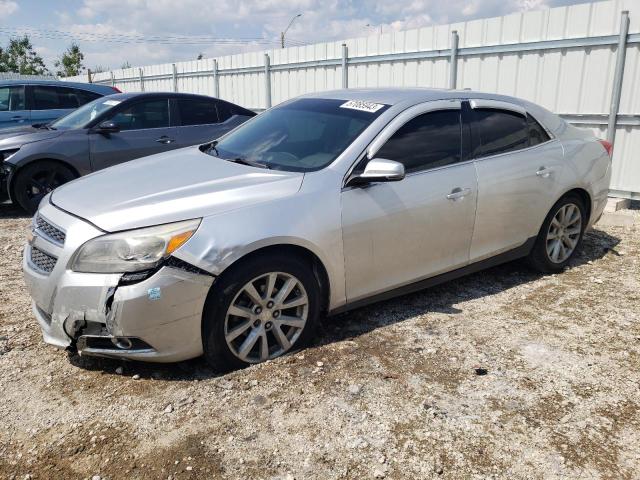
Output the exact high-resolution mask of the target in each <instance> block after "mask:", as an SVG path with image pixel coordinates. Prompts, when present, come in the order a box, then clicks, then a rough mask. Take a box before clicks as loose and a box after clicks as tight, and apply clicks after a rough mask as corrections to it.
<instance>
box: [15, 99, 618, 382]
mask: <svg viewBox="0 0 640 480" xmlns="http://www.w3.org/2000/svg"><path fill="white" fill-rule="evenodd" d="M610 154H611V146H610V144H608V143H607V142H605V141H602V140H598V139H596V138H595V137H593V136H592V135H591V134H590V133H588V132H586V131H583V130H579V129H577V128H574V127H572V126H571V125H569V124H567V123H566V122H565V121H563V120H562V119H560V118H559V117H558V116H556V115H554V114H552V113H551V112H549V111H547V110H545V109H543V108H541V107H539V106H537V105H534V104H532V103H530V102H527V101H524V100H520V99H516V98H511V97H505V96H498V95H490V94H484V93H477V92H472V91H446V90H431V89H380V90H339V91H332V92H324V93H320V94H313V95H306V96H303V97H299V98H296V99H293V100H290V101H287V102H285V103H282V104H280V105H279V106H277V107H275V108H272V109H270V110H268V111H266V112H264V113H262V114H261V115H258V116H257V117H254V118H253V119H251V120H250V121H249V122H247V123H245V124H243V125H242V126H240V127H238V128H236V129H235V130H233V131H232V132H230V133H228V134H227V135H225V136H224V137H222V138H221V139H219V141H217V142H212V143H209V144H206V145H201V146H200V147H190V148H184V149H180V150H175V151H172V152H168V153H163V154H159V155H154V156H151V157H146V158H143V159H139V160H135V161H133V162H129V163H127V164H124V165H121V166H116V167H113V168H109V169H106V170H104V171H101V172H98V173H95V174H93V175H90V176H88V177H86V178H83V179H79V180H76V181H73V182H71V183H69V184H67V185H64V186H62V187H61V188H59V189H57V190H55V191H54V192H53V194H51V195H49V196H47V197H45V199H44V200H43V201H42V203H41V204H40V207H39V210H38V212H37V214H36V215H35V217H34V220H33V226H32V230H31V236H30V239H29V244H28V245H27V247H26V248H25V254H24V264H23V268H24V273H25V278H26V283H27V285H28V288H29V291H30V293H31V296H32V298H33V311H34V314H35V316H36V318H37V320H38V322H39V323H40V326H41V327H42V331H43V334H44V339H45V341H46V342H48V343H50V344H53V345H55V346H57V347H61V348H70V349H75V350H77V351H78V352H79V353H80V354H81V355H100V356H107V357H120V358H127V359H139V360H148V361H162V362H168V361H178V360H184V359H188V358H192V357H197V356H199V355H202V354H204V355H205V357H206V359H207V360H208V361H209V362H210V363H211V364H212V365H213V366H214V367H216V368H218V369H221V370H224V369H231V368H238V367H243V366H246V365H249V364H253V363H257V362H262V361H265V360H268V359H273V358H276V357H278V356H280V355H283V354H285V353H286V352H288V351H290V350H292V349H294V348H300V347H302V346H303V345H304V344H305V342H307V341H309V340H310V339H311V338H313V335H314V327H315V326H316V324H317V322H318V319H319V318H320V317H321V316H322V315H326V314H334V313H336V312H342V311H345V310H347V309H351V308H355V307H358V306H361V305H364V304H368V303H371V302H375V301H377V300H381V299H385V298H389V297H392V296H396V295H400V294H403V293H406V292H411V291H415V290H418V289H422V288H425V287H428V286H431V285H434V284H436V283H439V282H442V281H446V280H449V279H452V278H455V277H458V276H461V275H464V274H467V273H470V272H474V271H477V270H480V269H482V268H485V267H487V266H490V265H495V264H498V263H501V262H506V261H509V260H513V259H516V258H519V257H527V258H528V260H529V262H530V264H531V265H532V266H533V267H534V268H536V269H538V270H540V271H543V272H560V271H562V269H563V268H564V267H565V266H566V265H567V264H568V263H569V262H570V261H571V259H572V257H573V256H574V255H575V253H576V251H577V250H578V248H579V247H580V242H581V240H582V237H583V234H584V232H585V230H586V229H587V228H589V227H591V226H592V225H593V223H594V222H596V221H597V220H598V218H599V216H600V215H601V214H602V211H603V209H604V205H605V203H606V201H607V193H608V188H609V179H610V166H611V158H610Z"/></svg>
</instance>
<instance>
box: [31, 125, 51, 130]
mask: <svg viewBox="0 0 640 480" xmlns="http://www.w3.org/2000/svg"><path fill="white" fill-rule="evenodd" d="M31 126H32V127H33V128H37V129H39V130H55V128H53V127H52V126H51V125H49V124H48V123H34V124H33V125H31Z"/></svg>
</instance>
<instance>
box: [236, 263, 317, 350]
mask: <svg viewBox="0 0 640 480" xmlns="http://www.w3.org/2000/svg"><path fill="white" fill-rule="evenodd" d="M308 315H309V298H308V297H307V292H306V291H305V289H304V286H303V285H302V283H301V282H300V280H298V279H297V278H296V277H294V276H293V275H290V274H288V273H284V272H269V273H267V274H265V275H261V276H259V277H256V278H254V279H253V280H251V281H249V282H247V283H246V284H245V285H244V287H242V289H241V290H240V291H239V292H238V294H237V295H236V296H235V298H234V299H233V301H232V302H231V305H230V306H229V309H228V310H227V315H226V318H225V324H224V336H225V340H226V341H227V345H228V346H229V349H230V350H231V352H233V354H234V355H235V356H236V357H238V358H239V359H240V360H242V361H243V362H246V363H258V362H264V361H265V360H269V359H272V358H276V357H279V356H280V355H283V354H284V353H286V352H287V351H288V350H289V349H290V348H291V347H292V345H293V344H295V343H296V341H297V340H298V338H299V337H300V334H301V333H302V331H303V330H304V327H305V325H306V323H307V317H308Z"/></svg>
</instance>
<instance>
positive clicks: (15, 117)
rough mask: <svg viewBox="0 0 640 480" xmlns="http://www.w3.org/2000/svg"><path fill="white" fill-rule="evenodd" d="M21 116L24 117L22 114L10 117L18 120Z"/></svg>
mask: <svg viewBox="0 0 640 480" xmlns="http://www.w3.org/2000/svg"><path fill="white" fill-rule="evenodd" d="M21 118H24V117H23V116H22V115H14V116H13V117H11V120H20V119H21Z"/></svg>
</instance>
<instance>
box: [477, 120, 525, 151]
mask: <svg viewBox="0 0 640 480" xmlns="http://www.w3.org/2000/svg"><path fill="white" fill-rule="evenodd" d="M474 114H475V122H476V126H477V129H478V134H479V136H480V145H479V147H478V148H477V149H476V152H475V156H476V157H487V156H490V155H498V154H500V153H507V152H514V151H516V150H520V149H522V148H527V147H528V146H529V126H528V124H527V119H526V118H525V117H524V116H523V115H521V114H519V113H516V112H511V111H508V110H494V109H489V108H478V109H474Z"/></svg>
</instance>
